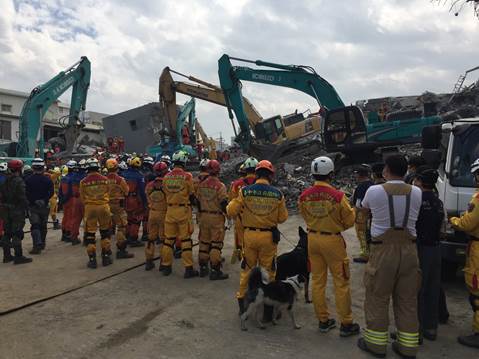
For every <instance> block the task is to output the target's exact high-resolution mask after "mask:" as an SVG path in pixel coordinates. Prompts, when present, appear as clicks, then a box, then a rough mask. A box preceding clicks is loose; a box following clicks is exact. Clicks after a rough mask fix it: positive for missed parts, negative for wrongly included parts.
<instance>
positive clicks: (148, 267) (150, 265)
mask: <svg viewBox="0 0 479 359" xmlns="http://www.w3.org/2000/svg"><path fill="white" fill-rule="evenodd" d="M153 268H155V263H153V261H152V260H151V259H149V260H147V261H146V262H145V270H146V271H148V270H152V269H153Z"/></svg>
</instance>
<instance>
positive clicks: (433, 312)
mask: <svg viewBox="0 0 479 359" xmlns="http://www.w3.org/2000/svg"><path fill="white" fill-rule="evenodd" d="M438 177H439V174H438V173H437V171H436V170H434V169H432V168H430V167H428V166H420V167H418V168H417V169H416V175H415V178H414V185H415V186H417V187H419V188H420V189H421V191H422V204H421V209H420V210H419V216H418V219H417V222H416V232H417V242H416V243H417V251H418V257H419V266H420V268H421V277H422V283H421V289H420V291H419V295H418V317H419V338H420V342H421V341H422V338H426V339H428V340H436V337H437V327H438V322H439V294H440V289H441V260H442V255H441V247H440V244H441V242H440V241H441V228H442V225H443V223H444V218H445V212H444V206H443V204H442V201H441V200H440V199H439V197H438V195H437V193H436V182H437V179H438Z"/></svg>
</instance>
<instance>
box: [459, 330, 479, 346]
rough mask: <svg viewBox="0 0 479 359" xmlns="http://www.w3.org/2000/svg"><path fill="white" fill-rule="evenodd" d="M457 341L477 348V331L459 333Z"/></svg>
mask: <svg viewBox="0 0 479 359" xmlns="http://www.w3.org/2000/svg"><path fill="white" fill-rule="evenodd" d="M457 341H458V342H459V343H461V344H462V345H465V346H468V347H472V348H479V333H474V334H471V335H461V336H460V337H458V338H457Z"/></svg>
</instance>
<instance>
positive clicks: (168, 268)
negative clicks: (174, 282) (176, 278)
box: [158, 265, 171, 277]
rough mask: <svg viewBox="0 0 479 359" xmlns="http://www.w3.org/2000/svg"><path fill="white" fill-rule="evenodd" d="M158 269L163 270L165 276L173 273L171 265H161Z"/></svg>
mask: <svg viewBox="0 0 479 359" xmlns="http://www.w3.org/2000/svg"><path fill="white" fill-rule="evenodd" d="M158 270H159V271H160V272H162V273H163V275H164V276H165V277H167V276H169V275H170V274H171V266H164V265H160V268H159V269H158Z"/></svg>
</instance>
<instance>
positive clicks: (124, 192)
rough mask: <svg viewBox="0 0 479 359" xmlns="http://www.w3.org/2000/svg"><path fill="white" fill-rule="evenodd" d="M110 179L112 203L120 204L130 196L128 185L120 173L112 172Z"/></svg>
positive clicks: (108, 176) (109, 175) (109, 174)
mask: <svg viewBox="0 0 479 359" xmlns="http://www.w3.org/2000/svg"><path fill="white" fill-rule="evenodd" d="M106 177H107V178H108V187H109V197H110V202H111V203H118V202H119V201H121V200H124V199H125V198H126V196H128V191H129V188H128V184H127V183H126V181H125V179H124V178H123V177H121V176H120V175H119V174H118V173H115V172H110V173H108V175H107V176H106Z"/></svg>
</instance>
